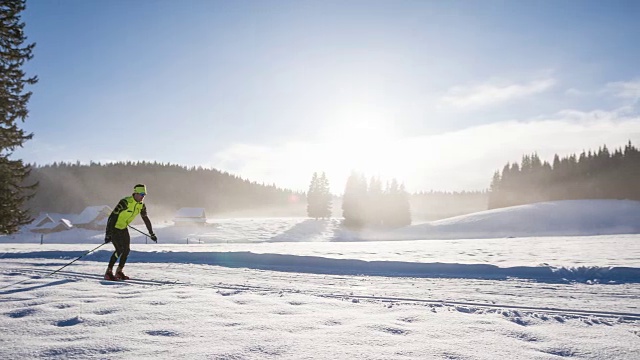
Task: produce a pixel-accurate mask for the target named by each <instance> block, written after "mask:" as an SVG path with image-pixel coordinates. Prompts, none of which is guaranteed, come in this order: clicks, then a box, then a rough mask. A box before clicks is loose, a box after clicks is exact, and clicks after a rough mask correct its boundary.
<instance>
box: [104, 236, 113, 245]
mask: <svg viewBox="0 0 640 360" xmlns="http://www.w3.org/2000/svg"><path fill="white" fill-rule="evenodd" d="M110 242H111V235H105V237H104V243H105V244H107V243H110Z"/></svg>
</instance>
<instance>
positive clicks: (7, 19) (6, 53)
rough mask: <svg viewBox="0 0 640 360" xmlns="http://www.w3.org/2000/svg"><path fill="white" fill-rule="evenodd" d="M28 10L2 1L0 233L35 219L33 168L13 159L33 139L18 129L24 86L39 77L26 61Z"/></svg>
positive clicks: (17, 0) (16, 1)
mask: <svg viewBox="0 0 640 360" xmlns="http://www.w3.org/2000/svg"><path fill="white" fill-rule="evenodd" d="M24 9H25V0H3V1H2V2H0V233H2V234H10V233H13V232H16V231H18V228H19V227H20V226H21V225H25V224H28V223H30V222H31V221H32V219H31V217H30V215H29V211H28V210H27V209H25V208H24V204H25V202H26V201H27V200H28V199H29V198H30V197H31V196H33V195H32V194H31V192H32V191H33V189H35V186H36V184H32V185H25V184H24V180H25V179H26V177H27V176H28V175H29V172H30V167H29V166H28V165H25V164H24V163H23V162H22V160H15V159H12V158H11V155H12V154H13V151H14V150H15V149H16V147H18V146H22V144H23V143H24V142H25V141H27V140H29V139H31V137H32V136H33V134H27V133H25V131H24V130H22V129H20V128H18V124H17V122H18V121H22V122H24V120H25V119H26V118H27V115H28V113H29V111H28V109H27V103H28V102H29V99H30V98H31V92H26V91H25V85H33V84H35V83H36V82H37V81H38V79H37V77H35V76H34V77H30V78H28V77H26V74H25V72H24V71H23V70H22V66H23V65H24V63H25V62H26V61H28V60H30V59H31V58H32V54H31V53H32V51H33V48H34V46H35V44H27V45H25V44H24V42H25V41H26V40H27V37H26V36H25V34H24V25H25V24H24V22H21V20H20V13H21V12H22V11H23V10H24Z"/></svg>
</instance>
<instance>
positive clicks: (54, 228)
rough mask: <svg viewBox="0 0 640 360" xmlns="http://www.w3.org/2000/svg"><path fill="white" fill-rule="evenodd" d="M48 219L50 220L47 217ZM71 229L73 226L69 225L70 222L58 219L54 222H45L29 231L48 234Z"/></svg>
mask: <svg viewBox="0 0 640 360" xmlns="http://www.w3.org/2000/svg"><path fill="white" fill-rule="evenodd" d="M49 219H51V217H49ZM72 228H73V225H72V224H71V221H69V220H68V219H60V220H58V221H54V222H46V223H44V224H42V225H41V226H37V227H35V228H33V229H31V231H32V232H36V233H41V234H50V233H54V232H60V231H66V230H71V229H72Z"/></svg>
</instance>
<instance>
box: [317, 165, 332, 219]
mask: <svg viewBox="0 0 640 360" xmlns="http://www.w3.org/2000/svg"><path fill="white" fill-rule="evenodd" d="M319 190H320V191H319V192H320V203H319V206H318V215H320V217H321V218H323V219H328V218H330V217H331V207H332V206H333V201H332V199H331V198H332V196H331V190H330V187H329V179H327V175H326V174H325V173H324V172H323V173H322V175H320V180H319Z"/></svg>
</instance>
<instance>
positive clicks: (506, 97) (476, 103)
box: [441, 78, 556, 108]
mask: <svg viewBox="0 0 640 360" xmlns="http://www.w3.org/2000/svg"><path fill="white" fill-rule="evenodd" d="M555 84H556V81H555V80H554V79H551V78H547V79H542V80H536V81H532V82H530V83H527V84H493V83H486V84H481V85H475V86H456V87H453V88H451V89H449V91H447V93H446V94H445V95H444V96H443V97H442V99H441V100H442V102H443V103H444V104H447V105H450V106H454V107H457V108H469V107H482V106H488V105H495V104H499V103H504V102H508V101H511V100H514V99H518V98H523V97H526V96H530V95H534V94H538V93H542V92H544V91H547V90H548V89H550V88H551V87H553V86H554V85H555Z"/></svg>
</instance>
